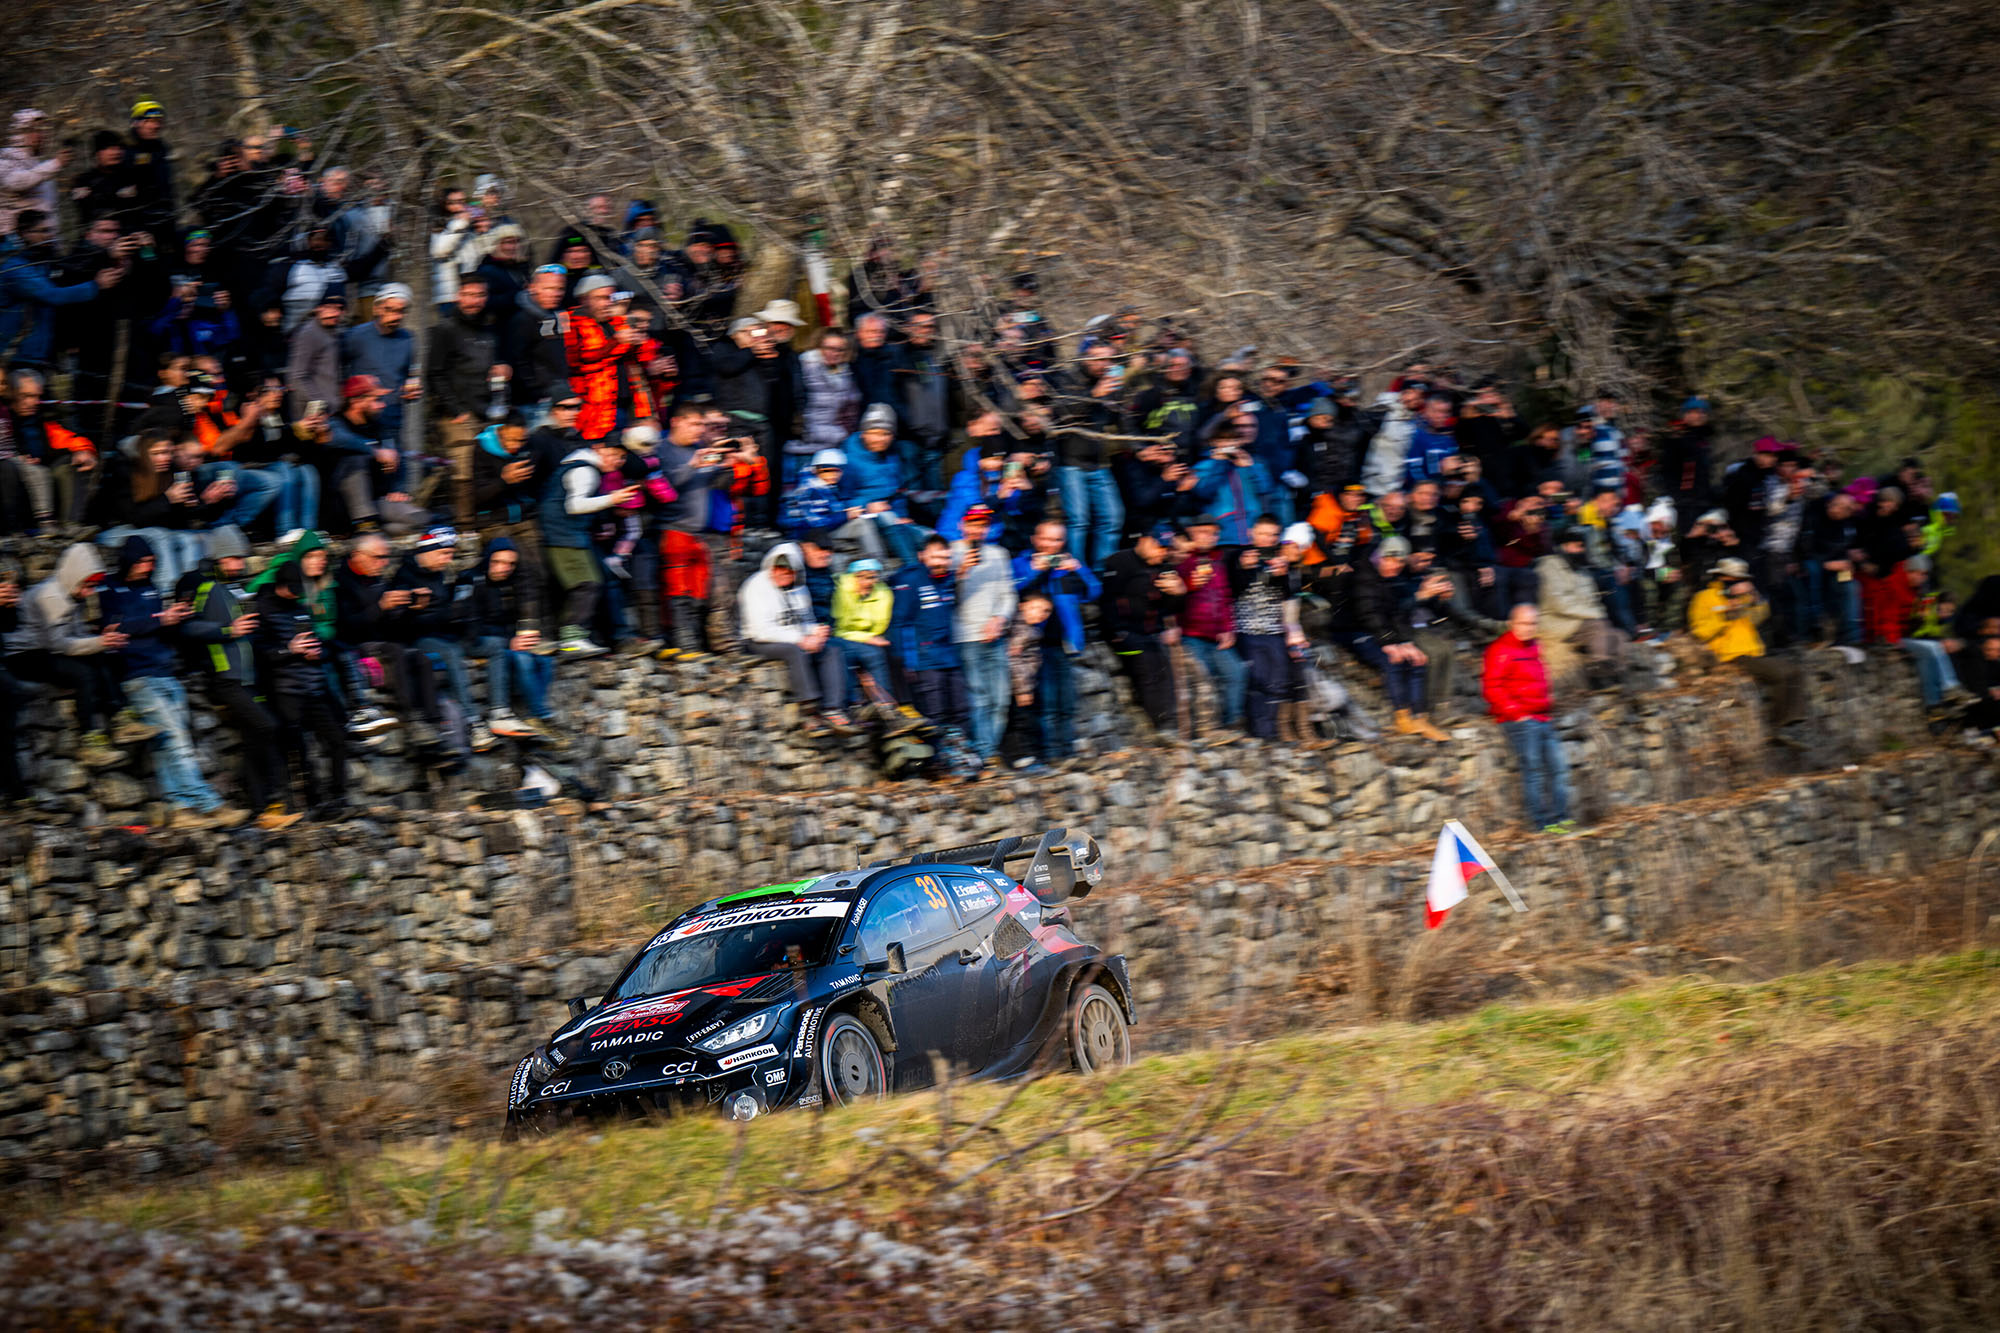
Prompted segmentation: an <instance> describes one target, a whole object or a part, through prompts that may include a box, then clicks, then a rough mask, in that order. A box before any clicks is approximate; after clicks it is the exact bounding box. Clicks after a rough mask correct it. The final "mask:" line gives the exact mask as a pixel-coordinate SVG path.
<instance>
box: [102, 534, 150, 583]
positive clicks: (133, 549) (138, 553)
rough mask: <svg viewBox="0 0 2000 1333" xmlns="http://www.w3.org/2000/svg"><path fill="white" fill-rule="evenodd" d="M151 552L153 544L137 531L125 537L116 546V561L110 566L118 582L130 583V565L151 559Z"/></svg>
mask: <svg viewBox="0 0 2000 1333" xmlns="http://www.w3.org/2000/svg"><path fill="white" fill-rule="evenodd" d="M153 554H154V552H153V544H152V543H151V542H149V541H147V540H146V539H145V538H144V537H141V536H140V535H139V534H138V533H136V532H135V533H133V534H132V535H131V536H129V537H127V538H126V539H125V540H124V542H123V543H122V544H121V545H120V546H119V548H118V563H117V564H116V565H114V566H113V567H112V572H113V573H114V574H115V576H116V577H117V580H118V582H120V583H130V582H131V581H132V567H133V566H134V565H136V564H138V563H139V562H140V561H141V560H151V559H152V558H153Z"/></svg>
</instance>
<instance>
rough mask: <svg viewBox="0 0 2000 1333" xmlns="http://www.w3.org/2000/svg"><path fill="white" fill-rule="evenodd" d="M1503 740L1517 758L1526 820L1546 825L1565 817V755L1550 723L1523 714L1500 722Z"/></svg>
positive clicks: (1567, 804) (1567, 786) (1567, 802)
mask: <svg viewBox="0 0 2000 1333" xmlns="http://www.w3.org/2000/svg"><path fill="white" fill-rule="evenodd" d="M1500 730H1502V731H1504V732H1506V733H1507V743H1508V744H1509V745H1511V746H1513V747H1514V757H1515V758H1517V759H1519V760H1520V761H1521V801H1522V805H1523V807H1524V808H1525V809H1526V811H1527V815H1528V823H1529V824H1531V825H1533V826H1534V827H1535V828H1547V827H1548V826H1549V825H1551V824H1555V823H1559V822H1561V821H1562V820H1565V819H1568V818H1569V756H1568V755H1566V754H1564V753H1563V744H1562V740H1561V739H1560V738H1559V737H1557V735H1556V728H1555V724H1554V723H1553V722H1545V721H1542V720H1540V719H1537V718H1532V717H1526V718H1522V719H1521V720H1520V721H1519V722H1503V723H1501V724H1500Z"/></svg>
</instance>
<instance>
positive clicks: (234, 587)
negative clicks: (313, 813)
mask: <svg viewBox="0 0 2000 1333" xmlns="http://www.w3.org/2000/svg"><path fill="white" fill-rule="evenodd" d="M249 576H250V546H249V543H248V542H246V541H244V540H243V534H242V533H241V532H238V531H237V530H236V529H234V528H222V529H219V530H217V531H216V532H213V533H211V534H209V565H208V568H207V570H206V571H205V573H204V576H203V578H202V579H201V581H200V582H199V583H198V584H197V585H196V587H195V590H194V599H193V604H194V610H193V613H192V614H191V615H190V616H189V617H188V618H187V619H186V620H185V621H183V622H182V623H181V634H182V635H183V636H184V637H185V638H187V639H188V640H189V641H190V642H192V643H195V644H198V645H200V648H201V653H202V657H203V660H204V661H205V662H206V664H207V666H208V668H209V677H208V698H209V702H210V703H212V704H214V705H215V706H216V709H217V710H218V711H219V712H220V713H221V714H222V721H223V724H224V725H225V726H227V727H228V728H229V729H230V730H232V731H234V732H235V733H236V738H237V743H238V746H239V747H240V750H241V754H242V762H243V771H242V775H241V778H240V781H241V783H242V786H243V795H244V805H245V807H246V808H248V809H251V810H256V811H260V812H261V813H260V814H259V815H258V816H257V827H259V828H261V829H264V830H265V831H267V832H276V831H278V830H280V829H286V828H290V827H291V826H292V825H293V824H296V823H298V822H299V820H300V819H301V818H302V816H300V815H298V814H293V813H288V812H287V811H286V809H285V799H284V792H285V772H284V761H283V758H282V757H281V756H280V754H279V751H278V720H277V718H276V717H275V716H274V715H273V714H272V712H271V710H270V709H269V707H267V706H266V703H265V700H264V698H263V696H262V695H261V694H260V693H259V690H258V672H257V656H256V639H255V636H256V633H257V615H256V602H255V599H254V598H253V597H252V595H251V593H250V591H249V589H248V587H247V586H246V580H247V579H248V578H249Z"/></svg>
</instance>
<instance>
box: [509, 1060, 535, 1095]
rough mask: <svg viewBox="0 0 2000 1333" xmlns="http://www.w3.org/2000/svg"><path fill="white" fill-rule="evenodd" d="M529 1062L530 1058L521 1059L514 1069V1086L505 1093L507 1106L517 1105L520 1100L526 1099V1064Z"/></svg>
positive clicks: (530, 1061)
mask: <svg viewBox="0 0 2000 1333" xmlns="http://www.w3.org/2000/svg"><path fill="white" fill-rule="evenodd" d="M531 1063H533V1061H532V1060H523V1061H521V1063H520V1065H519V1066H518V1067H517V1068H516V1069H515V1070H514V1087H513V1090H512V1091H510V1092H509V1093H508V1094H507V1104H508V1105H509V1106H519V1105H520V1104H521V1103H522V1102H525V1101H527V1100H528V1066H529V1065H530V1064H531Z"/></svg>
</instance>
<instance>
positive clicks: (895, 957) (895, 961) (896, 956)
mask: <svg viewBox="0 0 2000 1333" xmlns="http://www.w3.org/2000/svg"><path fill="white" fill-rule="evenodd" d="M885 952H886V953H887V954H888V957H886V958H874V959H870V960H869V961H868V962H865V963H863V964H862V965H861V974H862V975H863V976H871V975H873V974H875V973H877V972H886V973H888V974H889V975H890V976H892V977H900V976H902V975H903V974H904V973H905V972H908V971H909V970H910V963H909V959H908V958H906V957H905V956H904V954H903V946H902V945H901V944H892V945H890V946H889V947H888V949H887V950H885Z"/></svg>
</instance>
